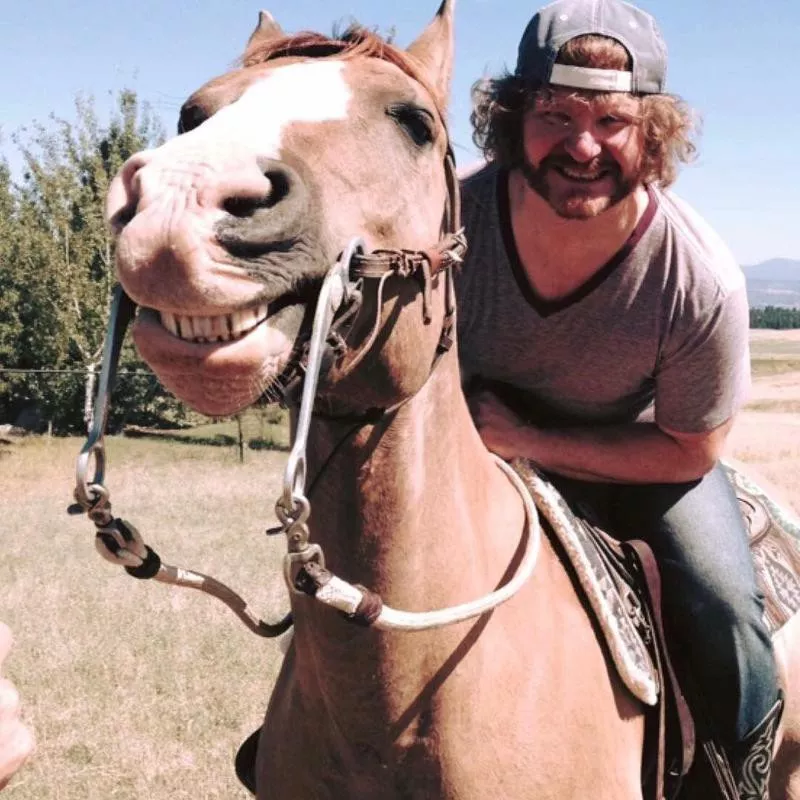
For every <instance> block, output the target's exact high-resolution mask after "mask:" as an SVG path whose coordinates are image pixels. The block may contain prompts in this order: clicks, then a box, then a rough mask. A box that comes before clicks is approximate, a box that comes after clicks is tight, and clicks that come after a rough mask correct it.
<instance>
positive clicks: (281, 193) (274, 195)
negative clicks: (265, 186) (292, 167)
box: [264, 169, 289, 205]
mask: <svg viewBox="0 0 800 800" xmlns="http://www.w3.org/2000/svg"><path fill="white" fill-rule="evenodd" d="M264 175H265V177H266V178H268V179H269V182H270V183H271V184H272V191H271V192H270V200H272V205H275V204H276V203H280V202H281V200H283V199H284V198H285V197H287V196H288V194H289V178H288V176H287V174H286V173H285V172H282V171H281V170H274V169H273V170H267V171H266V172H265V173H264Z"/></svg>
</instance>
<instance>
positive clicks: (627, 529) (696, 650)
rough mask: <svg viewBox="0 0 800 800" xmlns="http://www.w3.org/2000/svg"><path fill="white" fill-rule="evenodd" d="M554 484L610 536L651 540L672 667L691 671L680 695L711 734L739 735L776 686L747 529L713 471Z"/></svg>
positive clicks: (732, 738)
mask: <svg viewBox="0 0 800 800" xmlns="http://www.w3.org/2000/svg"><path fill="white" fill-rule="evenodd" d="M554 482H555V483H556V484H557V485H558V486H559V488H563V490H564V493H565V495H566V496H568V497H571V498H572V500H576V499H577V500H579V501H582V502H584V503H585V504H587V505H589V506H590V507H591V508H592V509H593V510H594V511H595V512H596V514H597V516H598V518H599V520H601V521H602V522H605V523H606V525H607V527H608V530H609V532H610V533H611V534H612V535H614V536H617V537H619V538H623V539H632V538H637V539H642V540H644V541H645V542H647V543H648V544H649V545H650V547H651V548H652V550H653V553H654V555H655V557H656V560H657V561H658V564H659V567H660V570H661V578H662V595H663V605H664V625H665V628H666V632H667V637H668V639H669V641H670V650H671V652H673V653H674V654H675V656H676V659H675V660H676V668H678V670H679V673H683V672H684V670H685V669H688V670H689V672H690V673H691V681H687V680H686V679H685V678H684V679H683V681H682V682H683V684H684V686H685V689H686V691H687V694H688V696H689V697H690V698H693V700H694V702H693V705H695V707H698V706H701V707H703V708H704V711H705V713H706V714H707V715H708V717H709V720H710V724H711V726H712V729H713V731H712V732H713V735H714V738H715V739H717V740H718V741H720V742H721V743H722V744H724V745H731V744H733V743H735V742H740V741H742V740H743V739H744V738H745V736H746V735H747V734H748V733H749V732H750V731H751V730H753V728H755V727H756V726H757V725H758V724H759V723H760V722H761V721H762V719H763V718H764V717H765V716H766V714H767V712H768V711H769V710H770V708H771V707H772V705H773V704H774V703H775V700H776V697H777V693H778V683H777V670H776V666H775V659H774V654H773V651H772V641H771V639H770V636H769V633H768V631H767V629H766V627H765V626H764V623H763V618H762V614H763V599H762V597H761V594H760V592H759V591H758V588H757V586H756V582H755V573H754V570H753V562H752V558H751V556H750V550H749V546H748V542H747V531H746V529H745V527H744V523H743V521H742V516H741V513H740V511H739V507H738V501H737V499H736V495H735V493H734V491H733V489H732V488H731V486H730V483H729V482H728V479H727V478H726V476H725V474H724V472H723V471H722V469H721V467H719V466H718V467H716V468H715V469H714V470H712V471H711V472H710V473H709V474H708V475H706V476H704V477H703V478H702V479H701V480H699V481H695V482H692V483H689V484H647V485H608V484H603V485H599V486H598V485H594V486H592V485H590V484H580V482H576V481H566V482H563V479H560V478H556V479H555V481H554ZM681 667H683V669H682V668H681Z"/></svg>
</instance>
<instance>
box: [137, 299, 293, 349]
mask: <svg viewBox="0 0 800 800" xmlns="http://www.w3.org/2000/svg"><path fill="white" fill-rule="evenodd" d="M293 300H294V302H287V303H283V304H281V305H280V306H277V307H272V306H271V307H270V312H269V313H268V315H267V316H266V317H265V318H264V319H263V320H261V321H260V322H259V323H258V324H257V325H255V326H254V327H253V328H251V329H250V330H249V331H247V333H245V334H244V335H243V336H240V337H238V338H235V339H229V340H227V341H213V342H212V341H197V340H193V339H183V338H181V337H180V336H176V335H174V334H173V333H171V332H170V331H169V330H167V328H165V327H164V325H163V324H162V322H161V318H160V315H161V313H162V312H161V311H160V310H158V309H156V308H151V307H146V306H142V307H140V308H139V311H138V313H137V315H136V325H135V327H136V329H137V330H138V331H139V332H140V333H145V335H147V336H148V337H150V338H156V339H157V341H158V347H159V350H160V351H161V352H162V353H163V354H164V355H169V356H170V357H173V358H179V359H189V360H195V359H205V358H208V357H211V356H214V355H215V354H217V353H219V354H220V355H221V356H222V355H230V356H232V357H233V356H235V355H237V354H238V352H240V351H244V350H245V349H247V348H248V347H249V346H250V345H251V343H252V341H253V340H254V339H255V338H256V337H257V336H258V335H259V329H260V328H261V327H262V326H264V325H266V324H267V323H268V322H273V323H274V322H276V321H279V320H280V317H281V315H282V314H283V313H288V310H289V309H291V308H294V307H296V306H298V305H304V303H303V302H302V301H300V300H299V298H293ZM273 308H274V309H275V310H273ZM186 316H191V315H186Z"/></svg>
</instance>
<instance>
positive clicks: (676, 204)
mask: <svg viewBox="0 0 800 800" xmlns="http://www.w3.org/2000/svg"><path fill="white" fill-rule="evenodd" d="M657 196H658V202H659V208H660V210H661V211H662V213H663V215H664V219H665V223H666V226H667V231H668V234H669V236H670V239H671V241H672V250H673V257H675V258H677V259H680V260H681V261H682V262H683V264H684V266H685V267H686V268H687V269H689V270H690V271H691V272H692V273H694V275H695V277H698V276H700V275H705V276H707V277H709V278H711V279H712V280H713V281H714V282H715V283H716V284H717V286H718V287H719V288H720V289H722V290H723V291H724V292H725V293H729V292H733V291H736V290H738V289H742V288H744V273H743V271H742V268H741V266H740V265H739V263H738V262H737V261H736V258H735V257H734V255H733V253H732V252H731V250H730V248H729V247H728V245H727V244H726V243H725V241H724V240H723V239H722V237H721V236H720V235H719V234H718V233H717V232H716V231H715V230H714V228H713V227H712V226H711V225H710V224H709V223H708V222H707V221H706V220H705V218H704V217H703V216H702V215H701V214H700V213H699V212H698V211H697V210H696V209H694V208H693V207H692V206H691V205H689V203H687V202H686V201H685V200H683V199H682V198H681V197H680V196H678V195H677V194H675V193H674V192H672V191H666V190H663V189H661V190H657Z"/></svg>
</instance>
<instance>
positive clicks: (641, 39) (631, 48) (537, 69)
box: [515, 0, 667, 94]
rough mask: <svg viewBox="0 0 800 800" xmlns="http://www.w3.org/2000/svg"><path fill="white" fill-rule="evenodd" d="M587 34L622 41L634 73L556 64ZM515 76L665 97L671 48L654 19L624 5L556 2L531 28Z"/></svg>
mask: <svg viewBox="0 0 800 800" xmlns="http://www.w3.org/2000/svg"><path fill="white" fill-rule="evenodd" d="M586 34H597V35H599V36H608V37H610V38H612V39H616V40H617V41H618V42H619V43H620V44H621V45H623V46H624V47H625V49H626V50H627V51H628V53H629V55H630V57H631V62H632V65H633V69H632V71H631V72H623V71H619V70H610V69H592V68H589V67H572V66H566V65H564V64H556V63H555V62H556V57H557V56H558V51H559V50H560V49H561V48H562V47H563V46H564V45H565V44H566V43H567V42H568V41H570V39H574V38H575V37H576V36H584V35H586ZM515 74H516V75H517V76H519V77H520V78H522V79H524V80H525V81H528V82H530V83H532V84H535V85H542V84H545V85H546V84H550V85H555V86H570V87H573V88H576V89H590V90H593V91H603V92H631V93H634V94H659V93H661V92H663V91H664V90H665V86H666V81H667V46H666V44H665V43H664V39H663V38H662V36H661V33H660V32H659V30H658V26H657V25H656V21H655V20H654V19H653V17H651V16H650V14H647V13H646V12H644V11H642V10H641V9H639V8H636V6H633V5H631V4H630V3H625V2H623V0H556V2H554V3H550V4H549V5H547V6H545V7H544V8H542V9H540V10H539V11H538V12H537V13H536V14H535V15H534V17H533V19H531V21H530V22H529V23H528V27H527V28H526V29H525V33H523V34H522V39H521V41H520V43H519V54H518V57H517V68H516V71H515Z"/></svg>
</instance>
